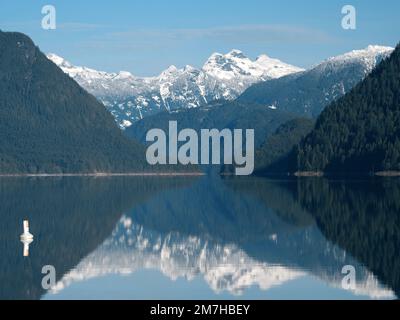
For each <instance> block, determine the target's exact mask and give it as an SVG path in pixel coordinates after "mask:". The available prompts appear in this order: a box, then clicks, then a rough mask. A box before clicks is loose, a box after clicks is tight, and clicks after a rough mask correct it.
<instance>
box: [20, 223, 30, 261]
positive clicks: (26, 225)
mask: <svg viewBox="0 0 400 320" xmlns="http://www.w3.org/2000/svg"><path fill="white" fill-rule="evenodd" d="M23 227H24V233H23V234H21V237H20V238H21V242H22V243H23V244H24V257H28V256H29V245H30V244H31V243H32V242H33V235H32V234H31V233H30V232H29V221H28V220H24V223H23Z"/></svg>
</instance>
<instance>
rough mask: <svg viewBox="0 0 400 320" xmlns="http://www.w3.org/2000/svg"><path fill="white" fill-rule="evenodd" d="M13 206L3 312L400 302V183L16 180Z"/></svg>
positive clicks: (6, 183) (0, 190) (11, 186)
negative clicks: (50, 279) (76, 305)
mask: <svg viewBox="0 0 400 320" xmlns="http://www.w3.org/2000/svg"><path fill="white" fill-rule="evenodd" d="M0 201H1V206H0V222H1V224H0V254H1V259H0V299H33V300H38V299H45V300H53V299H221V300H222V299H397V297H398V296H399V293H400V272H399V270H400V258H399V254H398V253H399V249H400V179H398V178H371V179H364V180H351V181H345V180H328V179H324V178H301V179H288V180H272V179H266V178H249V177H243V178H220V177H217V176H216V177H213V176H204V177H101V178H96V177H63V178H62V177H58V178H56V177H52V178H33V177H30V178H21V177H13V178H0ZM24 219H28V220H29V223H30V232H31V233H32V234H33V235H34V241H33V242H32V243H30V244H29V246H28V245H27V246H26V248H25V256H24V245H23V243H21V241H20V234H21V233H22V231H23V230H22V222H23V220H24ZM27 250H29V253H28V252H27ZM44 266H53V267H54V270H55V278H54V280H55V282H54V283H53V284H52V286H51V288H50V289H49V288H47V287H44V286H43V285H42V280H43V278H44V277H45V276H46V274H42V268H43V267H44ZM349 268H350V269H349ZM346 270H352V274H353V272H354V276H355V278H354V282H346V281H347V280H346V281H345V279H348V278H346V276H347V275H348V273H347V271H346ZM349 283H350V284H351V285H347V286H346V284H349Z"/></svg>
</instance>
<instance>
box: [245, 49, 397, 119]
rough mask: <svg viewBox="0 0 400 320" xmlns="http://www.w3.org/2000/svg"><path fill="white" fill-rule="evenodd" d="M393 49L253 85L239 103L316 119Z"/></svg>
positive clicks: (355, 55) (360, 52)
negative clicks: (253, 104)
mask: <svg viewBox="0 0 400 320" xmlns="http://www.w3.org/2000/svg"><path fill="white" fill-rule="evenodd" d="M393 50H394V48H391V47H384V46H368V47H367V48H365V49H363V50H354V51H351V52H348V53H345V54H343V55H339V56H336V57H332V58H329V59H327V60H325V61H323V62H321V63H320V64H318V65H316V66H313V67H312V68H310V69H309V70H307V71H305V72H302V73H297V74H295V75H288V76H284V77H280V78H279V79H277V80H274V81H267V82H262V83H258V84H255V85H253V86H251V87H250V88H249V89H247V90H246V91H245V92H244V93H243V94H242V95H241V96H240V97H239V98H238V101H239V102H242V103H258V104H263V105H265V107H269V108H271V109H273V110H280V111H286V112H290V113H293V114H299V115H301V116H304V115H306V116H313V117H316V116H318V115H319V113H321V111H322V110H323V109H324V108H325V107H326V106H327V105H328V104H330V103H331V102H333V101H334V100H336V99H338V98H340V97H341V96H343V95H344V94H345V93H347V92H348V91H349V90H351V89H352V88H353V87H354V86H355V85H356V84H357V83H359V82H360V81H361V80H363V79H364V78H365V77H366V76H367V75H368V74H369V73H370V72H371V71H372V70H373V69H374V68H375V67H376V66H377V65H378V64H379V63H380V62H381V61H382V60H383V59H385V58H387V57H389V56H390V54H391V53H392V52H393Z"/></svg>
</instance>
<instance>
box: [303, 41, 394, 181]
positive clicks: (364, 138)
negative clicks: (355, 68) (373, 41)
mask: <svg viewBox="0 0 400 320" xmlns="http://www.w3.org/2000/svg"><path fill="white" fill-rule="evenodd" d="M297 164H298V168H297V169H298V170H299V171H320V172H325V173H351V174H358V173H361V174H363V173H372V172H374V173H376V172H380V171H399V170H400V46H397V48H396V50H395V51H394V53H393V54H392V55H391V56H390V58H388V59H386V60H384V61H383V62H382V63H381V64H380V65H379V66H378V67H377V68H376V69H375V70H374V71H373V72H372V73H371V74H370V75H369V76H368V77H367V78H366V79H364V80H363V81H362V82H361V83H359V84H358V85H357V86H356V87H355V88H354V89H353V90H351V91H350V92H349V93H348V94H346V95H345V96H344V97H342V98H341V99H339V100H337V101H336V102H334V103H333V104H331V105H330V106H329V107H328V108H326V110H325V111H324V112H323V113H322V114H321V116H320V117H319V118H318V121H317V123H316V127H315V129H314V130H313V131H312V132H311V133H310V134H309V135H308V136H307V137H306V139H305V140H304V141H303V142H302V143H301V145H300V147H299V150H298V153H297Z"/></svg>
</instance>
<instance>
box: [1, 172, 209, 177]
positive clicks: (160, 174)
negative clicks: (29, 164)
mask: <svg viewBox="0 0 400 320" xmlns="http://www.w3.org/2000/svg"><path fill="white" fill-rule="evenodd" d="M204 175H205V173H203V172H154V173H153V172H143V173H140V172H130V173H102V172H100V173H7V174H0V178H23V177H32V178H54V177H60V178H62V177H95V178H103V177H198V176H204Z"/></svg>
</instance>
